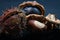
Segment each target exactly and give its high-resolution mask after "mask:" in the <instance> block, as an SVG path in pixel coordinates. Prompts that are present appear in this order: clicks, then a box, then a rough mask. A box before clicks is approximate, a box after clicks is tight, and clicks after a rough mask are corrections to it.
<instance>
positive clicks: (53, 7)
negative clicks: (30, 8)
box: [0, 0, 60, 19]
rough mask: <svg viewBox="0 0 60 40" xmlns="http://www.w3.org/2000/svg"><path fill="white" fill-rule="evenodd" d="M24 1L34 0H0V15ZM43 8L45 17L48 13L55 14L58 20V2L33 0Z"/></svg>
mask: <svg viewBox="0 0 60 40" xmlns="http://www.w3.org/2000/svg"><path fill="white" fill-rule="evenodd" d="M24 1H34V0H0V15H2V11H4V10H6V9H9V8H11V7H17V6H18V5H19V4H20V3H22V2H24ZM35 1H37V2H39V3H41V4H42V5H44V7H45V15H47V14H49V13H53V14H55V15H56V16H57V17H58V18H59V19H60V0H35Z"/></svg>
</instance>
